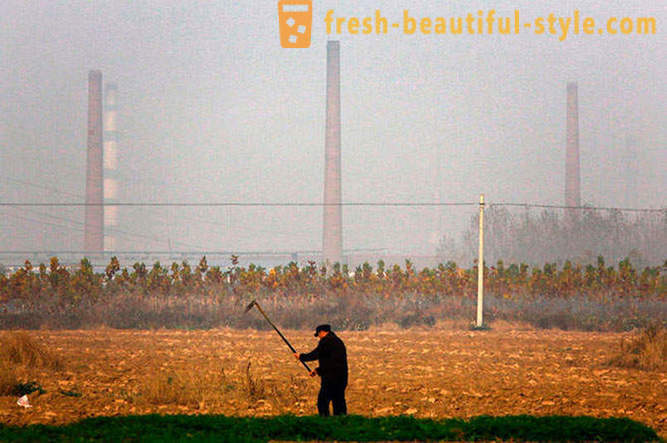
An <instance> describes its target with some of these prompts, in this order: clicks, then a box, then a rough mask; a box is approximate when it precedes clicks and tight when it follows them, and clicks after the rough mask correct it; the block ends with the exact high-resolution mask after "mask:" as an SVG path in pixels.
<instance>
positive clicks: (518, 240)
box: [439, 206, 667, 268]
mask: <svg viewBox="0 0 667 443" xmlns="http://www.w3.org/2000/svg"><path fill="white" fill-rule="evenodd" d="M571 211H572V212H567V211H556V210H542V211H540V212H537V211H534V210H531V209H529V208H528V207H526V208H515V209H512V210H510V209H509V208H508V207H506V206H490V207H489V208H488V209H487V210H486V211H485V213H484V231H485V235H484V257H485V260H486V261H487V262H489V263H496V262H497V261H498V260H501V259H504V260H505V261H507V262H511V263H527V264H530V265H539V264H543V263H552V262H553V263H558V264H559V265H562V264H564V263H565V261H567V260H570V261H571V262H574V263H581V264H584V265H587V264H593V265H594V264H595V263H596V261H597V257H598V256H603V257H607V258H610V259H612V260H613V261H619V260H621V259H623V258H625V257H629V258H630V259H631V261H632V262H633V264H634V265H635V266H638V267H641V268H643V267H645V266H649V265H652V266H655V265H659V264H661V263H664V261H665V259H666V258H667V255H666V251H667V210H663V211H660V212H640V213H628V212H623V211H620V210H599V209H593V208H591V209H588V208H583V209H576V210H571ZM478 225H479V215H478V214H475V215H474V216H473V217H471V219H470V223H469V225H468V228H467V230H466V231H465V233H464V236H463V240H462V241H460V242H456V241H454V240H453V239H450V238H445V239H443V241H442V242H441V244H440V248H439V255H440V256H441V257H443V258H445V257H447V258H452V257H455V258H456V259H457V260H459V261H461V262H462V263H471V262H472V260H473V259H474V258H475V257H477V248H478V239H479V235H478Z"/></svg>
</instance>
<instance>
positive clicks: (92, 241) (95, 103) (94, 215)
mask: <svg viewBox="0 0 667 443" xmlns="http://www.w3.org/2000/svg"><path fill="white" fill-rule="evenodd" d="M102 179H103V177H102V73H101V72H100V71H90V72H89V73H88V150H87V159H86V209H85V228H84V239H83V249H84V251H85V252H86V253H87V254H99V253H102V252H103V251H104V234H103V231H104V225H103V223H104V207H103V206H102V203H103V197H104V194H103V189H102Z"/></svg>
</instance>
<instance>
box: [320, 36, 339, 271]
mask: <svg viewBox="0 0 667 443" xmlns="http://www.w3.org/2000/svg"><path fill="white" fill-rule="evenodd" d="M326 113H327V115H326V119H327V123H326V136H325V137H326V139H325V146H324V151H325V153H324V229H323V238H322V259H323V261H324V263H329V264H333V263H336V262H338V263H341V262H342V260H343V221H342V208H341V205H340V204H341V170H340V43H339V42H338V41H329V42H327V111H326Z"/></svg>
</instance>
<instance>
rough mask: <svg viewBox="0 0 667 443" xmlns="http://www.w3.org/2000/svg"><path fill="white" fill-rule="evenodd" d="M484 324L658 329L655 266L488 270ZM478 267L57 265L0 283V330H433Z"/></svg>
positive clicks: (660, 282)
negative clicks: (266, 316) (265, 313)
mask: <svg viewBox="0 0 667 443" xmlns="http://www.w3.org/2000/svg"><path fill="white" fill-rule="evenodd" d="M484 275H485V288H486V290H485V293H486V298H485V312H486V314H485V316H486V317H485V318H486V319H488V320H489V321H492V320H494V319H504V320H511V321H513V320H518V321H527V322H529V323H531V324H534V325H536V326H538V327H545V328H548V327H559V328H563V329H584V330H628V329H631V328H634V327H639V326H645V325H649V324H651V323H652V322H654V321H656V319H661V318H662V319H664V318H665V315H666V310H667V303H666V302H665V296H666V295H667V286H666V283H665V278H664V268H663V267H661V266H656V267H645V268H644V269H642V270H639V269H636V268H635V267H633V265H632V264H631V262H630V260H628V259H624V260H622V261H620V262H619V263H618V265H617V266H608V265H607V264H605V261H604V259H603V258H602V257H599V258H598V261H597V263H596V264H595V265H586V266H582V265H579V264H574V263H570V262H565V264H564V265H563V266H558V265H556V264H555V263H547V264H545V265H544V266H541V267H536V266H529V265H527V264H511V265H509V266H506V265H504V264H503V262H502V261H498V262H497V263H496V265H495V266H490V267H485V268H484ZM476 294H477V267H472V268H469V269H462V268H460V267H458V266H457V265H456V263H454V262H448V263H446V264H440V265H439V266H437V267H435V268H425V269H421V270H417V269H415V268H414V266H413V265H412V263H410V261H406V263H405V266H403V267H401V266H398V265H395V266H392V267H385V264H384V263H383V262H382V261H380V262H378V264H377V266H376V267H375V268H374V267H373V266H371V265H369V264H367V263H365V264H363V265H361V266H359V267H356V268H355V269H349V268H348V267H347V266H344V265H343V266H341V265H339V264H336V265H334V266H333V267H332V268H331V269H327V268H326V267H323V266H317V265H316V264H315V263H314V262H309V263H308V264H307V265H305V266H299V265H298V264H297V263H294V262H292V263H289V264H287V265H285V266H276V267H274V268H271V269H266V268H263V267H260V266H255V265H252V264H251V265H249V266H248V267H242V266H239V265H238V259H237V257H232V265H231V266H229V267H228V268H226V269H222V268H220V267H217V266H209V265H208V263H207V261H206V257H203V258H202V259H201V260H200V262H199V263H198V264H197V265H195V266H191V265H190V264H189V263H187V262H183V263H180V264H179V263H172V264H171V266H168V267H167V266H163V265H162V264H160V263H154V264H153V265H152V266H150V267H148V266H146V265H145V264H144V263H135V264H134V266H132V267H131V268H129V269H128V268H122V269H121V267H120V265H119V262H118V260H117V259H116V258H115V257H114V258H112V259H111V261H110V262H109V264H108V265H107V266H106V270H105V272H95V271H94V269H93V267H92V265H91V264H90V262H89V261H88V260H87V259H85V258H84V259H83V260H81V262H80V264H79V265H78V266H76V267H66V266H63V265H61V264H60V263H59V261H58V259H57V258H56V257H53V258H52V259H51V260H50V263H49V264H48V266H47V265H46V264H40V265H39V266H38V267H33V265H32V264H31V263H30V262H28V261H26V263H25V265H24V266H23V267H22V268H20V269H18V270H16V271H14V272H12V273H7V272H5V273H0V329H7V328H67V329H71V328H82V327H96V326H100V325H106V326H110V327H114V328H142V329H143V328H157V327H170V328H211V327H221V326H229V327H235V328H247V327H253V328H265V327H266V323H265V322H263V321H262V319H261V318H258V317H257V316H252V315H243V314H242V312H243V307H244V306H245V305H247V304H248V302H249V301H250V300H252V299H258V300H261V301H262V303H266V304H265V305H264V306H265V307H268V309H270V311H271V312H272V316H274V317H273V318H274V320H276V321H277V322H278V323H279V324H281V325H282V326H284V327H291V328H311V327H312V324H315V323H317V322H318V321H319V322H327V323H332V324H334V325H335V326H336V328H339V329H365V328H368V327H369V326H371V325H374V324H376V325H379V324H384V323H387V322H391V323H396V324H398V325H400V326H402V327H408V326H413V325H424V326H432V325H434V324H435V322H436V321H437V320H448V319H449V320H466V319H471V318H472V316H473V312H474V309H475V307H474V306H475V299H476Z"/></svg>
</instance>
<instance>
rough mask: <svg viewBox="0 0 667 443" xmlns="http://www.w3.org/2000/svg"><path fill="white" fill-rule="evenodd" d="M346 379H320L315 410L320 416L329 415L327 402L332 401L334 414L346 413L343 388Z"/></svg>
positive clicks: (345, 384)
mask: <svg viewBox="0 0 667 443" xmlns="http://www.w3.org/2000/svg"><path fill="white" fill-rule="evenodd" d="M346 387H347V379H338V380H335V379H334V380H330V379H325V378H323V379H322V385H321V386H320V393H319V395H318V396H317V412H318V413H319V414H320V415H321V416H325V417H326V416H328V415H329V402H331V403H333V413H334V415H345V414H347V405H346V404H345V388H346Z"/></svg>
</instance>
